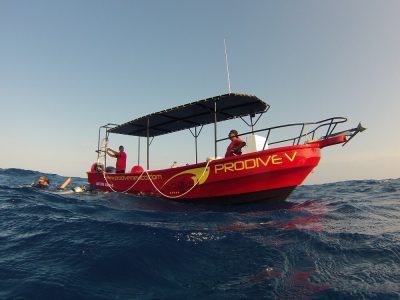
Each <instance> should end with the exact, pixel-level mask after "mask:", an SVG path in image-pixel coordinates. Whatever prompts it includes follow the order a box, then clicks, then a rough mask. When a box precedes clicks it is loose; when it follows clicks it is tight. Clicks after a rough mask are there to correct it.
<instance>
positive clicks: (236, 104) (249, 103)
mask: <svg viewBox="0 0 400 300" xmlns="http://www.w3.org/2000/svg"><path fill="white" fill-rule="evenodd" d="M269 107H270V106H269V105H268V104H266V103H265V102H263V101H262V100H260V99H259V98H258V97H256V96H251V95H244V94H225V95H221V96H216V97H212V98H207V99H204V100H200V101H196V102H192V103H189V104H185V105H181V106H177V107H174V108H171V109H167V110H163V111H160V112H157V113H153V114H149V115H146V116H143V117H140V118H138V119H135V120H132V121H129V122H127V123H124V124H121V125H117V124H112V123H108V124H106V125H103V126H100V128H99V137H98V149H97V151H96V152H97V153H98V157H97V161H98V162H99V159H100V157H101V153H102V152H104V150H101V145H100V139H101V138H100V136H101V131H102V129H104V130H105V140H106V142H107V141H108V136H109V134H110V133H116V134H123V135H132V136H138V164H139V161H140V137H146V138H147V169H149V167H150V145H151V143H152V141H153V139H154V137H155V136H159V135H163V134H167V133H172V132H177V131H181V130H184V129H189V131H190V132H191V134H192V136H193V137H194V139H195V153H196V163H197V162H198V161H197V138H198V137H199V135H200V133H201V131H202V129H203V126H204V125H207V124H211V123H213V124H214V154H215V156H217V142H218V140H217V123H218V122H221V121H225V120H230V119H234V118H241V119H242V120H243V121H244V119H243V117H245V116H250V124H248V123H247V122H246V121H244V122H245V123H246V124H247V125H249V126H251V128H252V130H253V127H254V125H255V124H256V123H257V122H258V120H259V119H260V117H261V116H262V114H264V113H265V112H267V111H268V109H269ZM257 114H259V116H258V118H257V119H256V121H255V122H253V118H254V117H255V116H256V115H257ZM198 127H200V130H199V131H198V130H197V129H198ZM193 128H194V132H193V131H192V129H193ZM104 156H105V155H104ZM104 162H105V164H106V159H105V158H104Z"/></svg>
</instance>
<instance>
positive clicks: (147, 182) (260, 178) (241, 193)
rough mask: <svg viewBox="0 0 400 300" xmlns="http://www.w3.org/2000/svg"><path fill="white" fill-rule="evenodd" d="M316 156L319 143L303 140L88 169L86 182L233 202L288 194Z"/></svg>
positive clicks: (105, 188) (193, 199)
mask: <svg viewBox="0 0 400 300" xmlns="http://www.w3.org/2000/svg"><path fill="white" fill-rule="evenodd" d="M319 160H320V146H319V145H318V144H305V145H298V146H288V147H280V148H273V149H269V150H264V151H258V152H253V153H248V154H244V155H240V156H235V157H231V158H224V159H218V160H213V161H211V162H209V163H207V162H203V163H199V164H194V165H187V166H182V167H178V168H168V169H162V170H152V171H148V172H147V171H144V172H139V173H126V174H111V173H102V172H99V173H97V172H88V173H87V174H88V181H89V183H90V184H91V185H92V186H93V187H94V188H97V189H100V190H103V191H115V192H125V193H132V194H140V195H146V196H156V197H163V198H166V199H169V200H176V201H187V202H198V203H207V204H236V203H248V202H257V201H279V200H284V199H286V198H287V197H288V196H289V195H290V193H291V192H292V191H293V190H294V189H295V188H296V186H298V185H300V184H301V183H302V182H303V181H304V179H305V178H306V177H307V176H308V175H309V173H310V172H311V171H312V170H313V169H314V167H315V166H317V165H318V163H319Z"/></svg>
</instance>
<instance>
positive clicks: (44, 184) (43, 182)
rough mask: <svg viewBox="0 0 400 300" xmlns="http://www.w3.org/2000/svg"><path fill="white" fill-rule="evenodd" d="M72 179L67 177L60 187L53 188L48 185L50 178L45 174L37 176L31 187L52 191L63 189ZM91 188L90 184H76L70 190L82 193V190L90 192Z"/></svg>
mask: <svg viewBox="0 0 400 300" xmlns="http://www.w3.org/2000/svg"><path fill="white" fill-rule="evenodd" d="M71 181H72V179H71V177H68V178H67V179H66V180H65V181H64V182H63V184H61V185H60V187H58V188H54V187H52V186H51V185H50V180H49V179H48V178H47V177H46V176H43V175H42V176H39V178H38V180H37V182H33V183H32V184H31V186H32V187H34V188H38V189H49V190H52V191H55V190H65V189H66V188H67V186H68V185H69V184H70V183H71ZM92 190H93V187H91V186H85V185H83V186H76V187H74V188H72V189H71V191H73V192H75V193H82V192H90V191H92Z"/></svg>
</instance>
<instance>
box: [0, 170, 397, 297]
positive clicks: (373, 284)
mask: <svg viewBox="0 0 400 300" xmlns="http://www.w3.org/2000/svg"><path fill="white" fill-rule="evenodd" d="M38 175H39V173H38V172H35V171H29V170H19V169H0V222H1V228H2V230H1V232H0V271H1V272H0V298H4V299H14V298H15V299H187V298H190V299H205V298H212V299H238V298H244V299H247V298H251V299H270V298H283V299H290V298H297V299H307V298H310V299H312V298H377V297H382V298H385V299H397V298H399V297H400V289H399V286H400V277H399V275H398V274H400V267H399V263H398V262H399V260H400V247H399V244H400V227H399V226H398V220H399V217H400V201H399V200H400V192H399V191H400V179H390V180H353V181H344V182H338V183H330V184H323V185H311V186H301V187H299V188H298V189H296V190H295V191H294V193H293V194H292V195H291V196H290V198H289V199H288V200H287V201H285V202H281V203H276V204H272V203H270V204H260V203H258V204H251V205H244V206H232V207H226V206H225V207H212V206H205V205H193V204H185V203H180V202H170V201H166V200H162V199H158V198H151V197H138V196H133V195H127V194H116V193H103V192H94V193H93V192H86V193H73V192H72V191H67V192H61V191H57V190H53V191H42V190H37V189H33V188H31V187H30V186H29V185H30V183H31V182H32V181H33V180H35V178H36V177H37V176H38ZM45 175H48V176H49V177H50V178H51V180H52V182H55V183H57V182H62V181H63V180H64V178H63V177H62V176H58V175H56V174H45ZM73 183H74V184H84V183H85V179H83V178H74V181H73Z"/></svg>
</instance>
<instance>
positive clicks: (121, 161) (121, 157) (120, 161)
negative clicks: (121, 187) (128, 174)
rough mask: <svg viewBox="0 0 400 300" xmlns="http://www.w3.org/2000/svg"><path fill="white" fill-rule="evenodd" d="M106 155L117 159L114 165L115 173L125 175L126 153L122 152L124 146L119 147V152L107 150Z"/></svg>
mask: <svg viewBox="0 0 400 300" xmlns="http://www.w3.org/2000/svg"><path fill="white" fill-rule="evenodd" d="M107 154H108V155H109V156H111V157H115V158H116V159H117V162H116V164H115V173H125V169H126V153H125V152H124V146H119V152H117V151H115V150H113V149H111V148H107Z"/></svg>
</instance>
